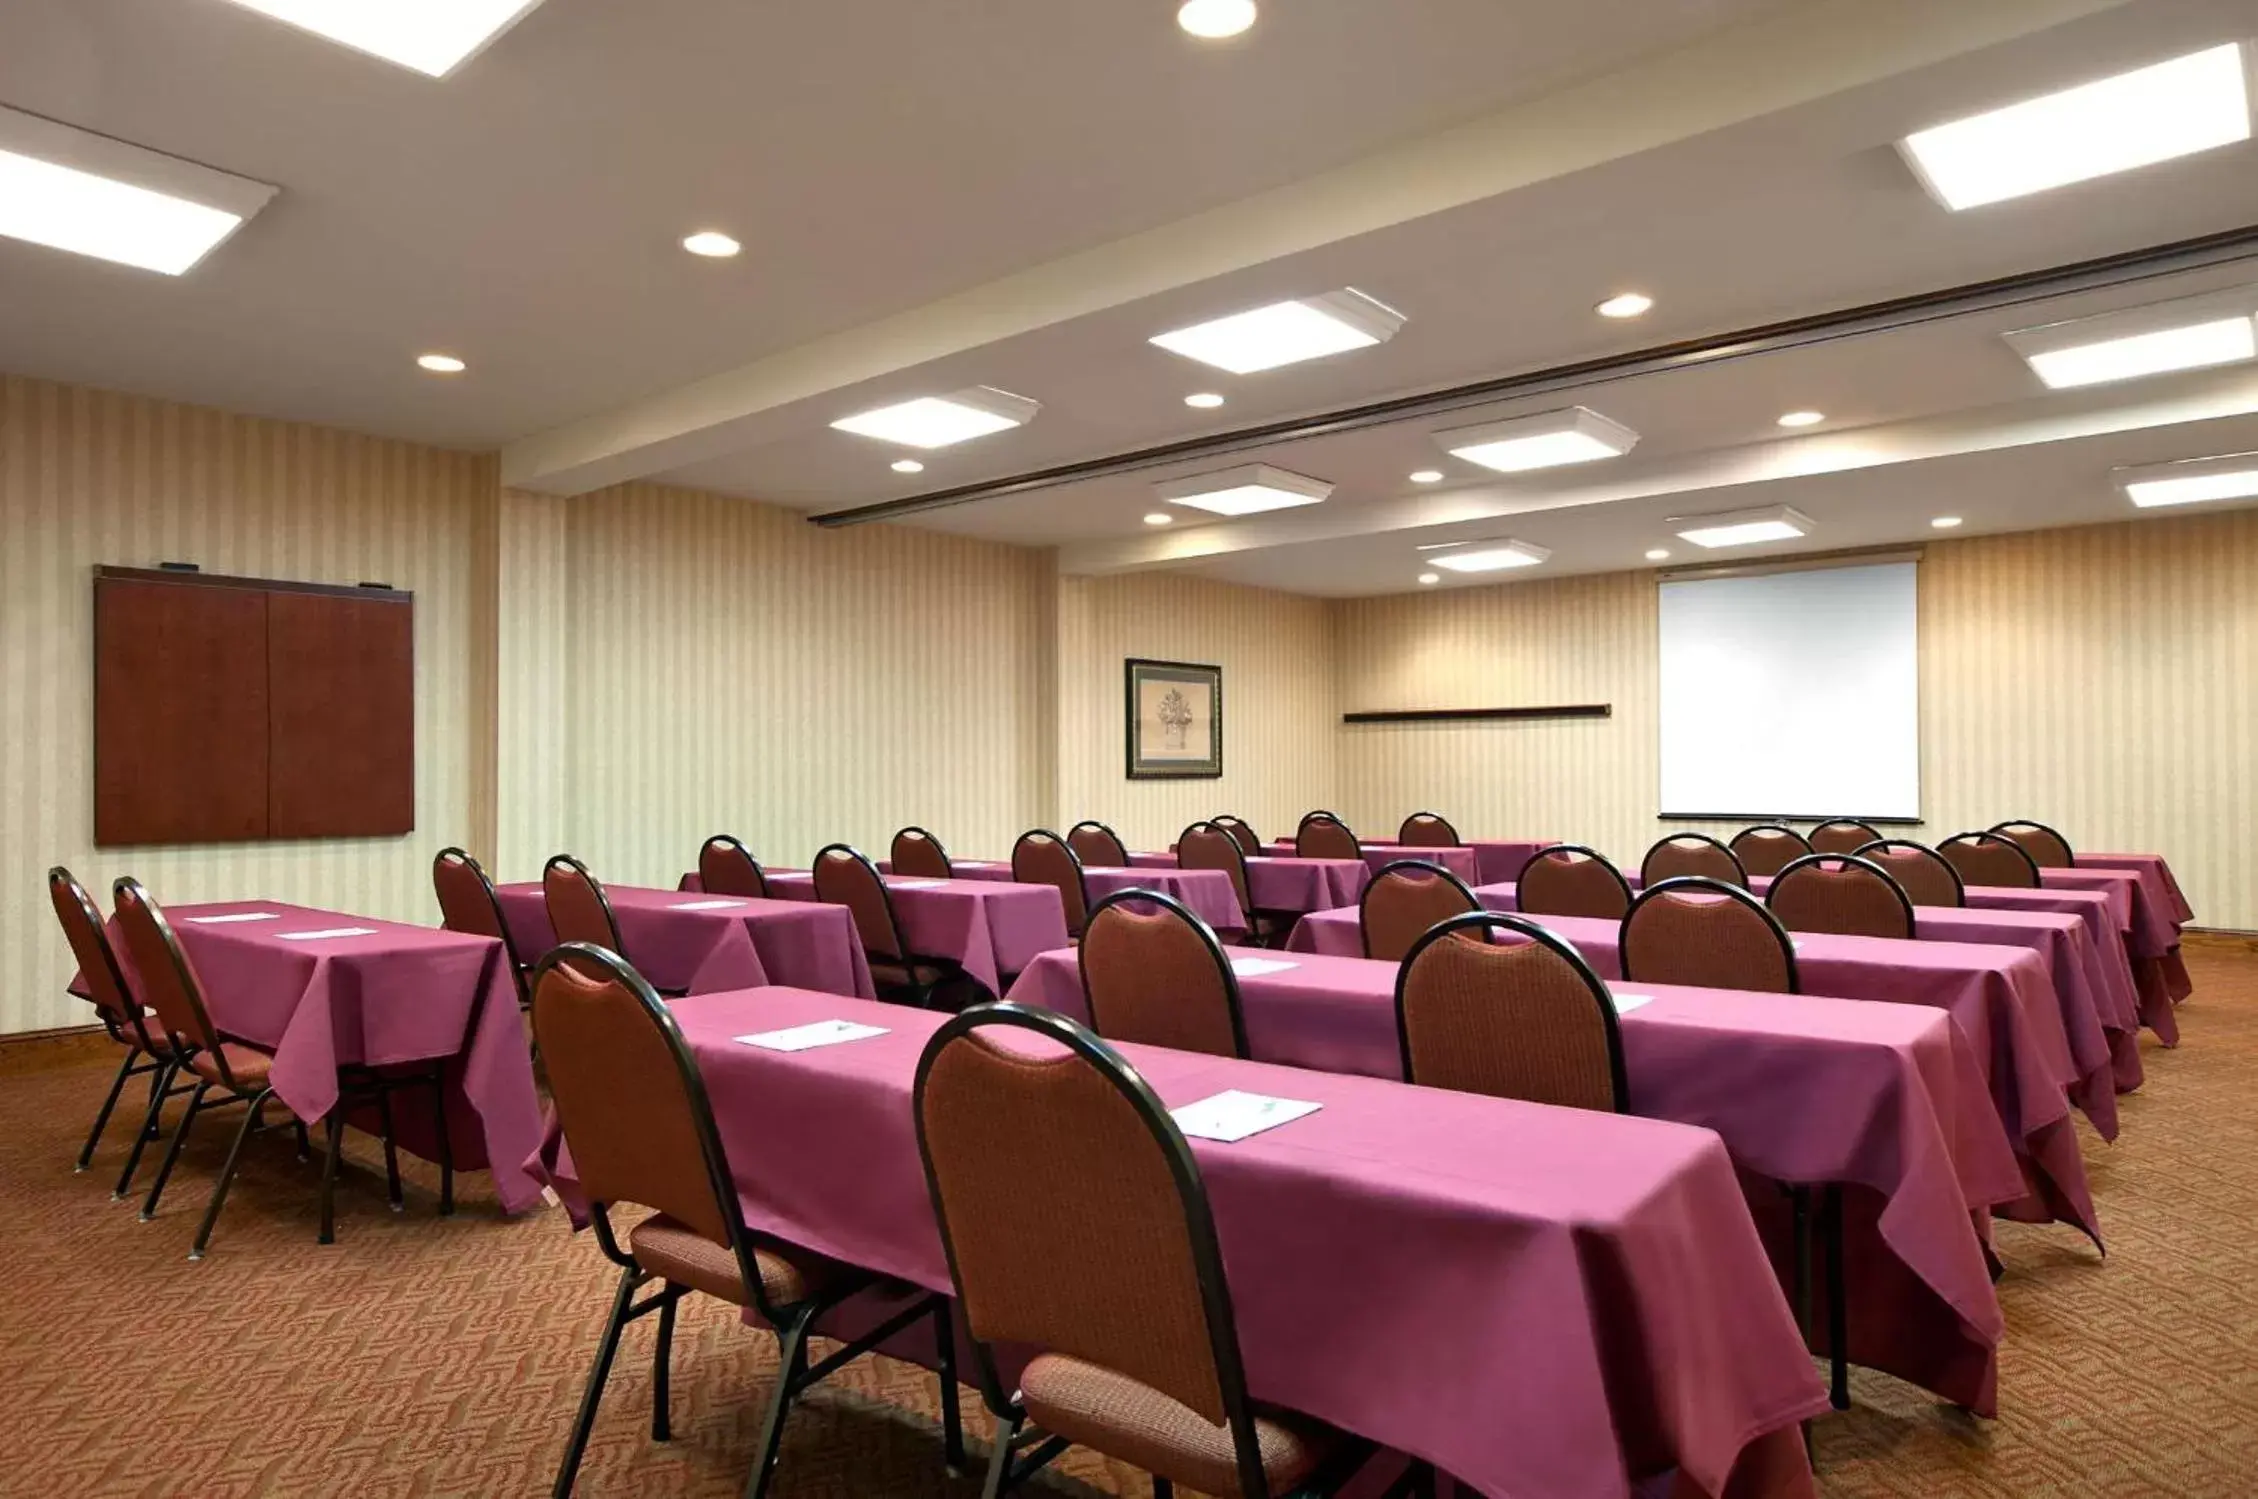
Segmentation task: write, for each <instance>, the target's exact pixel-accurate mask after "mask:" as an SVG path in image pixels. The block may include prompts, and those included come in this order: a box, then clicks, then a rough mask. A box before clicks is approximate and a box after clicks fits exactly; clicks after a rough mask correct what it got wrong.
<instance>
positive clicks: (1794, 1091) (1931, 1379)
mask: <svg viewBox="0 0 2258 1499" xmlns="http://www.w3.org/2000/svg"><path fill="white" fill-rule="evenodd" d="M1236 956H1238V957H1242V958H1255V959H1257V960H1258V961H1261V962H1263V963H1269V962H1274V961H1278V959H1277V955H1276V954H1256V953H1252V952H1243V953H1239V954H1236ZM1291 961H1292V962H1293V964H1294V966H1293V967H1291V968H1288V969H1286V970H1285V971H1283V972H1272V973H1263V974H1259V975H1247V976H1242V977H1241V978H1240V980H1239V995H1240V1004H1241V1007H1242V1009H1243V1012H1244V1014H1245V1018H1246V1027H1247V1044H1248V1046H1249V1047H1250V1048H1251V1049H1252V1051H1253V1053H1254V1055H1255V1056H1256V1058H1257V1059H1259V1060H1261V1061H1266V1062H1279V1063H1284V1064H1287V1065H1291V1066H1296V1067H1309V1068H1315V1069H1317V1070H1320V1071H1326V1072H1353V1073H1361V1074H1364V1075H1366V1076H1371V1077H1391V1078H1392V1077H1400V1076H1401V1075H1402V1056H1401V1049H1400V1047H1399V1046H1398V1043H1397V1035H1396V1019H1395V977H1396V971H1397V970H1396V965H1395V964H1393V963H1383V962H1372V961H1369V960H1367V959H1364V958H1347V957H1328V956H1324V955H1321V954H1316V953H1307V954H1300V955H1297V956H1296V957H1295V958H1293V959H1292V960H1291ZM1618 987H1620V988H1622V989H1624V990H1625V992H1632V991H1634V990H1635V992H1637V993H1640V994H1645V995H1649V996H1652V1003H1650V1004H1647V1005H1644V1006H1641V1007H1639V1008H1637V1009H1635V1010H1633V1011H1631V1012H1630V1013H1628V1014H1626V1015H1624V1016H1623V1017H1622V1035H1623V1051H1624V1063H1625V1069H1626V1071H1627V1073H1628V1075H1629V1078H1630V1084H1631V1106H1632V1108H1633V1110H1634V1111H1635V1112H1637V1113H1640V1114H1644V1115H1646V1116H1647V1117H1649V1118H1655V1119H1671V1120H1675V1121H1677V1122H1678V1123H1681V1124H1698V1125H1701V1126H1703V1127H1705V1128H1708V1129H1714V1130H1716V1131H1717V1133H1718V1134H1719V1135H1720V1136H1722V1137H1723V1139H1724V1141H1725V1147H1726V1149H1728V1150H1729V1151H1731V1152H1732V1155H1733V1159H1734V1160H1735V1161H1736V1162H1737V1163H1738V1164H1739V1165H1740V1166H1741V1167H1742V1168H1743V1169H1745V1170H1747V1171H1750V1172H1753V1173H1756V1174H1758V1175H1760V1176H1764V1177H1768V1178H1771V1179H1772V1180H1774V1181H1783V1182H1794V1183H1807V1184H1811V1183H1820V1182H1845V1183H1852V1184H1854V1186H1853V1187H1852V1190H1851V1191H1849V1192H1848V1193H1847V1194H1846V1197H1845V1203H1844V1214H1845V1233H1846V1241H1845V1242H1846V1244H1847V1246H1848V1253H1847V1254H1846V1256H1845V1263H1846V1265H1847V1266H1848V1268H1849V1277H1850V1279H1849V1284H1850V1309H1851V1316H1850V1346H1849V1349H1848V1353H1849V1356H1850V1357H1851V1358H1852V1359H1853V1360H1854V1361H1855V1362H1857V1363H1861V1364H1864V1365H1867V1366H1869V1367H1871V1368H1878V1369H1885V1370H1888V1371H1889V1372H1891V1373H1893V1374H1896V1375H1898V1376H1899V1377H1901V1378H1904V1379H1909V1380H1911V1381H1913V1382H1914V1383H1916V1384H1919V1385H1921V1386H1923V1387H1924V1388H1926V1389H1930V1390H1933V1391H1935V1392H1936V1393H1937V1394H1939V1395H1942V1396H1944V1397H1945V1398H1946V1399H1949V1400H1953V1401H1956V1402H1958V1403H1960V1404H1963V1405H1966V1406H1969V1407H1971V1408H1972V1409H1974V1410H1976V1411H1978V1412H1980V1413H1982V1414H1986V1415H1989V1414H1991V1413H1992V1411H1993V1408H1994V1405H1995V1399H1994V1397H1995V1394H1996V1385H1997V1372H1998V1370H1997V1349H1998V1344H1999V1338H2000V1333H2001V1330H2002V1322H2001V1318H2000V1310H1999V1303H1998V1300H1997V1298H1996V1297H1995V1296H1994V1294H1993V1292H1992V1284H1991V1276H1990V1273H1989V1269H1988V1266H1987V1264H1986V1261H1985V1258H1984V1251H1983V1244H1982V1241H1981V1240H1980V1239H1979V1238H1978V1237H1977V1234H1976V1230H1975V1227H1974V1225H1973V1223H1972V1221H1971V1218H1970V1214H1971V1212H1974V1213H1976V1214H1988V1213H1989V1212H1990V1210H1991V1209H1992V1208H1993V1207H1994V1206H1995V1205H1998V1204H2002V1203H2009V1202H2013V1201H2014V1200H2016V1199H2017V1198H2020V1197H2021V1196H2022V1195H2023V1190H2024V1188H2023V1178H2022V1173H2021V1171H2020V1170H2019V1169H2018V1167H2017V1165H2016V1160H2015V1154H2014V1151H2013V1148H2012V1147H2011V1146H2010V1144H2009V1143H2008V1140H2007V1136H2006V1134H2005V1133H2004V1132H2003V1131H2002V1130H2001V1128H2000V1124H1999V1118H1998V1116H1997V1114H1996V1113H1995V1112H1994V1111H1993V1109H1992V1106H1991V1100H1990V1097H1989V1095H1988V1094H1987V1093H1986V1091H1985V1086H1984V1073H1983V1068H1982V1066H1981V1065H1980V1064H1979V1063H1978V1061H1977V1060H1976V1058H1975V1057H1974V1056H1973V1055H1971V1054H1970V1053H1969V1051H1968V1049H1967V1046H1966V1044H1965V1043H1964V1042H1963V1041H1961V1039H1960V1037H1959V1033H1958V1032H1957V1031H1956V1030H1955V1029H1954V1028H1953V1025H1952V1021H1951V1019H1950V1018H1949V1017H1947V1016H1945V1015H1943V1014H1941V1013H1939V1012H1937V1011H1934V1010H1927V1009H1923V1008H1921V1007H1919V1006H1915V1005H1870V1004H1859V1003H1855V1002H1850V1001H1844V1000H1830V999H1806V1000H1799V1001H1797V1002H1796V1003H1793V1004H1782V1003H1780V1002H1779V1001H1778V1000H1777V999H1776V998H1774V997H1772V996H1770V995H1755V994H1746V993H1736V992H1734V991H1731V990H1719V989H1681V988H1671V987H1667V986H1661V985H1653V984H1639V985H1620V986H1618ZM1011 998H1012V1000H1013V1001H1014V1002H1015V1003H1023V1004H1034V1005H1041V1006H1043V1007H1045V1008H1047V1009H1054V1010H1058V1011H1061V1012H1063V1013H1065V1014H1070V1015H1073V1016H1075V1017H1076V1018H1077V1019H1084V1020H1086V1019H1087V1018H1088V1016H1087V1011H1086V1008H1085V1006H1084V1002H1083V995H1082V983H1081V974H1080V972H1079V970H1078V968H1077V966H1076V963H1075V958H1074V955H1073V954H1071V953H1049V954H1046V955H1044V956H1043V957H1041V958H1038V959H1037V960H1036V961H1035V965H1034V966H1033V967H1032V968H1029V969H1028V970H1027V972H1026V973H1024V974H1022V975H1021V976H1020V979H1019V982H1018V983H1017V984H1015V985H1013V986H1012V991H1011ZM1759 1192H1760V1194H1761V1199H1763V1200H1768V1199H1770V1198H1773V1197H1776V1196H1777V1193H1776V1192H1775V1191H1774V1190H1773V1189H1771V1188H1769V1187H1762V1188H1760V1189H1759ZM1783 1226H1784V1225H1783ZM1789 1248H1790V1246H1789V1244H1788V1242H1787V1236H1786V1235H1784V1234H1783V1235H1782V1236H1781V1239H1780V1242H1779V1243H1778V1244H1777V1245H1776V1249H1777V1250H1778V1252H1779V1254H1780V1256H1781V1258H1782V1260H1783V1263H1784V1262H1785V1256H1786V1254H1787V1252H1788V1251H1789Z"/></svg>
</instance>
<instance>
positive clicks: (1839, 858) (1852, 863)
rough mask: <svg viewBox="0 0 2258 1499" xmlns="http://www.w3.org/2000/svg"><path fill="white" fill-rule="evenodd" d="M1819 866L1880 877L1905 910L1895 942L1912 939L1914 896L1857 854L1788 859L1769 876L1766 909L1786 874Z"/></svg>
mask: <svg viewBox="0 0 2258 1499" xmlns="http://www.w3.org/2000/svg"><path fill="white" fill-rule="evenodd" d="M1821 864H1842V865H1847V866H1849V867H1850V868H1853V869H1863V870H1865V871H1866V872H1867V873H1869V874H1873V875H1878V876H1880V878H1881V880H1882V882H1883V883H1884V884H1886V885H1887V886H1889V888H1890V893H1891V894H1893V895H1895V896H1896V897H1897V903H1898V905H1899V906H1900V907H1902V908H1903V909H1904V911H1905V935H1904V936H1903V937H1902V938H1899V939H1898V940H1900V941H1904V942H1910V941H1912V940H1913V924H1914V915H1913V897H1912V896H1910V895H1907V894H1906V893H1905V887H1904V886H1903V885H1900V884H1899V883H1898V882H1897V876H1895V875H1893V874H1891V873H1890V872H1889V871H1888V870H1886V869H1884V868H1882V866H1881V865H1879V864H1876V863H1875V862H1874V861H1873V860H1871V859H1861V858H1859V857H1858V855H1856V854H1805V855H1804V856H1803V857H1802V858H1800V859H1791V860H1789V861H1788V863H1787V865H1786V867H1785V868H1783V869H1781V871H1780V872H1779V873H1778V874H1776V875H1774V876H1772V883H1771V886H1770V887H1769V888H1768V889H1766V890H1765V892H1764V905H1765V908H1766V909H1767V910H1769V909H1771V906H1772V903H1773V902H1774V901H1776V900H1778V899H1779V896H1780V887H1781V886H1783V885H1785V884H1786V883H1787V881H1788V876H1789V875H1791V874H1794V873H1795V872H1796V871H1797V870H1799V869H1803V868H1805V867H1807V866H1812V867H1815V866H1818V865H1821ZM1774 914H1777V913H1776V912H1775V913H1774ZM1781 925H1782V926H1785V925H1787V923H1785V922H1782V923H1781Z"/></svg>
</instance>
